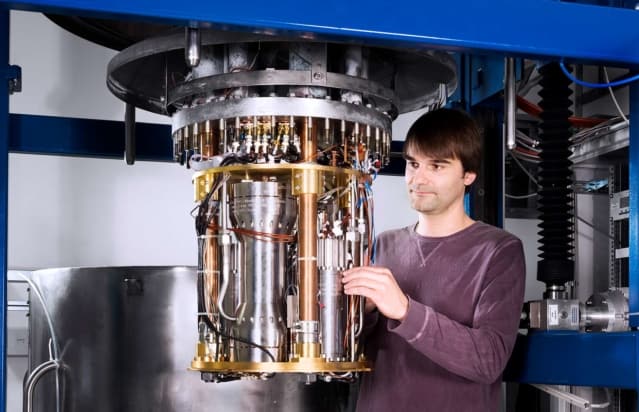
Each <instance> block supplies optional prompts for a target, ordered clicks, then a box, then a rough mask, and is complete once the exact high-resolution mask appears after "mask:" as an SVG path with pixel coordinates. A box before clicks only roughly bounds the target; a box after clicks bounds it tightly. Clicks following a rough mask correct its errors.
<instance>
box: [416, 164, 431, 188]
mask: <svg viewBox="0 0 639 412" xmlns="http://www.w3.org/2000/svg"><path fill="white" fill-rule="evenodd" d="M431 178H432V174H431V173H430V171H429V170H428V169H427V168H425V167H420V168H419V169H417V170H415V173H413V179H412V180H413V183H417V184H424V183H430V181H431Z"/></svg>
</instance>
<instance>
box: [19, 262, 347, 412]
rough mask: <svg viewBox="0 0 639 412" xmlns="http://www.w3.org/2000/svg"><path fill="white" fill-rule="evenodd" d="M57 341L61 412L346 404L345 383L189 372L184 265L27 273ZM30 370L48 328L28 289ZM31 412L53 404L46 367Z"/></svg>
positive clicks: (44, 353) (191, 311) (295, 410)
mask: <svg viewBox="0 0 639 412" xmlns="http://www.w3.org/2000/svg"><path fill="white" fill-rule="evenodd" d="M32 279H33V281H34V283H35V284H36V285H37V286H38V288H39V289H40V290H41V292H42V295H43V297H44V301H45V302H46V305H47V307H48V309H49V312H50V313H51V317H52V323H53V327H54V329H55V334H56V335H57V339H58V344H59V347H60V362H61V364H62V368H61V385H60V387H61V391H62V396H61V400H62V409H61V410H62V411H78V412H80V411H92V412H114V411H118V412H186V411H194V412H195V411H211V410H223V411H226V412H252V411H260V412H262V411H266V412H291V411H292V412H320V411H322V412H323V411H352V410H354V403H355V399H354V397H353V396H352V394H353V390H354V386H352V385H349V384H345V383H338V382H331V383H326V382H316V383H314V384H313V385H306V384H305V383H304V382H303V381H302V380H301V379H300V377H299V376H296V375H290V374H277V375H275V376H274V377H272V378H271V379H269V380H267V381H234V382H225V383H219V384H214V383H206V382H203V381H202V380H201V379H200V373H197V372H193V371H189V370H188V369H187V368H188V365H189V363H190V362H191V360H192V356H193V352H192V351H190V350H189V348H191V347H193V343H194V342H196V341H197V338H198V336H197V333H198V328H197V316H196V314H197V304H196V302H197V297H196V290H197V288H196V279H197V276H196V271H195V269H194V268H185V267H115V268H114V267H103V268H73V269H48V270H40V271H36V272H34V273H33V275H32ZM29 312H30V316H29V331H30V338H29V365H30V370H34V369H35V368H36V366H38V365H40V364H42V363H43V362H45V361H47V360H49V349H48V341H49V337H50V335H49V329H48V327H47V321H46V318H45V316H44V311H43V308H42V305H41V304H40V302H39V301H38V299H36V298H35V296H33V294H32V296H31V299H30V307H29ZM33 407H34V408H33V410H34V411H35V412H51V411H52V410H55V379H54V373H53V372H52V373H50V374H47V375H46V376H44V377H43V378H42V379H41V381H40V383H39V384H38V385H37V386H36V388H35V391H34V404H33Z"/></svg>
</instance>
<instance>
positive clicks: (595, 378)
mask: <svg viewBox="0 0 639 412" xmlns="http://www.w3.org/2000/svg"><path fill="white" fill-rule="evenodd" d="M638 337H639V336H638V333H637V332H616V333H577V332H531V333H530V334H529V335H528V336H519V337H518V340H517V345H516V346H515V351H514V352H513V355H512V357H511V359H510V363H509V364H508V367H507V369H506V372H505V373H504V379H505V380H508V381H514V382H521V383H543V384H549V385H576V386H599V387H607V388H628V389H635V388H636V387H637V379H638V378H637V344H638Z"/></svg>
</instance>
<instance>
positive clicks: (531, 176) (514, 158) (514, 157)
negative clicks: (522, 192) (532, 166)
mask: <svg viewBox="0 0 639 412" xmlns="http://www.w3.org/2000/svg"><path fill="white" fill-rule="evenodd" d="M508 154H510V157H511V158H512V159H513V160H514V161H515V163H517V166H519V168H520V169H521V171H522V172H524V173H526V176H528V178H529V179H530V180H532V182H533V183H534V184H536V185H537V186H539V183H537V179H535V178H534V177H533V175H531V174H530V172H529V171H528V170H526V168H525V167H524V165H522V164H521V162H519V159H517V156H515V155H514V154H513V153H512V152H508Z"/></svg>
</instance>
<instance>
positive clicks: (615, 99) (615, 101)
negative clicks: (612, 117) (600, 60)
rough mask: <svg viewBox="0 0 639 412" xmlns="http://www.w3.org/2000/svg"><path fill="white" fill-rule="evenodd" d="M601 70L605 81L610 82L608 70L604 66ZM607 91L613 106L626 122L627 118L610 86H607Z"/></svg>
mask: <svg viewBox="0 0 639 412" xmlns="http://www.w3.org/2000/svg"><path fill="white" fill-rule="evenodd" d="M603 72H604V78H605V79H606V83H610V79H609V78H608V70H606V68H605V67H604V68H603ZM608 91H609V92H610V97H611V98H612V102H613V103H614V104H615V107H616V108H617V111H618V112H619V116H621V118H622V119H623V121H624V122H626V123H628V118H627V117H626V115H625V114H624V112H623V110H621V106H619V102H618V101H617V98H616V97H615V93H614V92H613V91H612V87H610V86H608Z"/></svg>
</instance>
